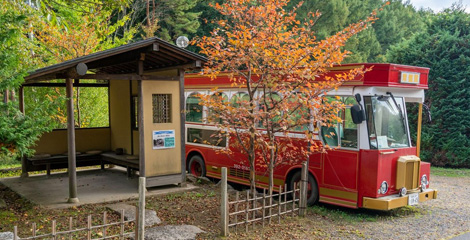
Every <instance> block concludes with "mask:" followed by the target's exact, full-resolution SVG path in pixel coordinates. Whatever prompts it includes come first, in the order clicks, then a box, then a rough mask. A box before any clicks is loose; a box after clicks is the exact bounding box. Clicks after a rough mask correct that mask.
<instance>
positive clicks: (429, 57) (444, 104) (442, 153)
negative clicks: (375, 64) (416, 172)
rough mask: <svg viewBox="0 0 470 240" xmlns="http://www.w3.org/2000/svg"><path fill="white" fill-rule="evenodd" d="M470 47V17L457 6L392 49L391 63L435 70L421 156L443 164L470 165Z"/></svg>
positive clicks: (432, 73)
mask: <svg viewBox="0 0 470 240" xmlns="http://www.w3.org/2000/svg"><path fill="white" fill-rule="evenodd" d="M469 46H470V15H469V14H468V13H465V11H464V9H463V8H461V7H459V6H454V7H452V8H450V9H447V10H445V11H443V12H441V13H439V14H437V15H435V16H433V17H432V21H431V22H430V23H429V24H428V27H427V31H425V32H422V33H420V34H417V35H415V36H414V37H413V38H412V39H410V40H409V41H406V42H403V43H401V44H398V45H396V46H394V47H392V48H391V50H390V51H389V53H388V60H389V61H391V62H396V63H402V64H409V65H416V66H423V67H429V68H431V70H430V75H429V90H428V91H427V92H426V100H425V102H426V103H427V104H428V105H430V108H431V112H432V119H433V121H432V123H426V124H424V125H423V130H422V147H421V149H422V150H421V151H422V156H421V157H422V158H423V159H424V160H426V161H430V162H431V163H433V164H435V165H438V166H466V167H468V166H470V158H469V156H470V105H469V104H468V97H469V96H470V81H469V75H470V65H469V63H470V47H469ZM414 118H416V117H415V116H414Z"/></svg>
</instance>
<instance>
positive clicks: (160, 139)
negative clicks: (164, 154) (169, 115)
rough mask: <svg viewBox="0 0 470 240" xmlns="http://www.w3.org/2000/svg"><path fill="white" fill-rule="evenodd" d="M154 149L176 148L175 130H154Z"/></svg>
mask: <svg viewBox="0 0 470 240" xmlns="http://www.w3.org/2000/svg"><path fill="white" fill-rule="evenodd" d="M152 137H153V149H166V148H175V130H160V131H153V134H152Z"/></svg>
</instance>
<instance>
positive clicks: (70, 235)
mask: <svg viewBox="0 0 470 240" xmlns="http://www.w3.org/2000/svg"><path fill="white" fill-rule="evenodd" d="M72 229H73V218H72V217H70V218H69V231H70V233H69V240H72V239H73V238H72Z"/></svg>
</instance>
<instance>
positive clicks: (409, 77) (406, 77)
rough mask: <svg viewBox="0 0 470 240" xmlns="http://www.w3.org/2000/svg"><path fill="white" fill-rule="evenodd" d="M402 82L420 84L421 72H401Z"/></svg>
mask: <svg viewBox="0 0 470 240" xmlns="http://www.w3.org/2000/svg"><path fill="white" fill-rule="evenodd" d="M400 82H401V83H409V84H419V73H415V72H401V79H400Z"/></svg>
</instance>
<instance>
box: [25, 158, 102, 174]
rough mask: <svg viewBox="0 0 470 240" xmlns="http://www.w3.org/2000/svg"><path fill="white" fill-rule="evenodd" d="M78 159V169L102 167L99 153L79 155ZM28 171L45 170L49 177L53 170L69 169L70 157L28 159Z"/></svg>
mask: <svg viewBox="0 0 470 240" xmlns="http://www.w3.org/2000/svg"><path fill="white" fill-rule="evenodd" d="M76 159H77V163H76V164H77V167H84V166H94V165H102V166H103V164H102V157H101V155H100V154H99V153H95V154H87V153H84V154H78V155H76ZM26 162H27V167H26V169H27V171H28V172H33V171H41V170H44V166H45V168H46V169H45V170H46V172H47V175H48V176H49V175H51V169H60V168H68V156H66V155H54V156H50V157H44V158H35V157H32V158H27V161H26Z"/></svg>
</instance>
